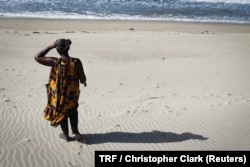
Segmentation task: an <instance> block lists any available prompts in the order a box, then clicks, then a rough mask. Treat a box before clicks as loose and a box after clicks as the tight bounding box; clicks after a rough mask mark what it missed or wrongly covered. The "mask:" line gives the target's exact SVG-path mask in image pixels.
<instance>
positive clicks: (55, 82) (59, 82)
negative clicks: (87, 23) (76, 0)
mask: <svg viewBox="0 0 250 167" xmlns="http://www.w3.org/2000/svg"><path fill="white" fill-rule="evenodd" d="M70 45H71V41H70V40H69V39H59V40H57V41H56V42H54V43H53V44H51V45H49V46H48V47H46V48H45V49H43V50H41V51H40V52H38V53H37V54H36V56H35V60H36V61H37V62H38V63H40V64H42V65H45V66H50V67H51V72H50V77H49V83H48V84H47V85H46V87H47V95H48V104H47V106H46V108H45V110H44V114H45V115H44V117H45V119H46V120H48V121H50V122H51V125H52V126H54V127H56V126H58V125H60V126H61V129H62V131H63V133H61V134H60V135H59V137H60V138H61V139H63V140H65V141H69V140H70V137H69V130H68V118H69V119H70V124H71V129H72V133H73V135H74V136H73V137H74V138H75V139H77V140H81V139H83V135H82V134H80V133H79V130H78V111H77V108H78V99H79V95H80V89H79V83H81V84H84V86H85V87H86V86H87V84H86V76H85V73H84V70H83V66H82V62H81V60H80V59H77V58H73V57H70V56H69V54H68V51H69V49H70ZM54 48H56V50H57V52H58V53H59V55H60V58H56V57H45V56H46V55H47V53H48V52H49V51H50V50H52V49H54Z"/></svg>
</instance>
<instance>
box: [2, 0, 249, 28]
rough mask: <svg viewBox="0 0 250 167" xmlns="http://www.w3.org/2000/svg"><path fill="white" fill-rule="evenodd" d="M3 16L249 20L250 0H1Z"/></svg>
mask: <svg viewBox="0 0 250 167" xmlns="http://www.w3.org/2000/svg"><path fill="white" fill-rule="evenodd" d="M0 16H1V17H32V18H61V19H121V20H162V21H185V22H219V23H240V24H250V0H0Z"/></svg>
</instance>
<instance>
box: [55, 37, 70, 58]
mask: <svg viewBox="0 0 250 167" xmlns="http://www.w3.org/2000/svg"><path fill="white" fill-rule="evenodd" d="M71 43H72V42H71V40H70V39H59V40H58V43H57V46H56V50H57V52H58V53H59V54H60V55H63V54H68V51H69V48H70V45H71Z"/></svg>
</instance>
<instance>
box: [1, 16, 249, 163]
mask: <svg viewBox="0 0 250 167" xmlns="http://www.w3.org/2000/svg"><path fill="white" fill-rule="evenodd" d="M0 36H1V40H0V50H1V52H0V58H1V62H0V64H1V66H0V70H1V73H0V78H1V82H0V105H1V107H0V114H1V117H0V157H1V160H0V166H2V167H25V166H36V167H44V166H46V167H60V166H63V167H67V166H74V167H83V166H84V167H93V166H94V153H95V151H96V150H250V121H249V118H250V112H249V111H250V76H249V71H250V25H234V24H208V23H207V24H206V23H176V22H153V21H151V22H150V21H104V20H103V21H102V20H52V19H48V20H46V19H10V18H9V19H7V18H1V19H0ZM59 38H69V39H71V40H72V45H71V49H70V52H69V53H70V55H71V56H72V57H78V58H80V59H81V61H82V62H83V66H84V70H85V73H86V76H87V84H88V86H87V87H84V86H83V85H82V86H81V95H80V99H79V130H80V132H81V133H83V134H84V136H85V139H86V143H80V142H77V141H72V142H64V141H62V140H60V139H59V137H58V135H59V133H60V132H61V129H60V127H57V128H53V127H52V126H50V123H49V122H48V121H46V120H45V119H44V118H43V110H44V108H45V106H46V103H47V100H46V89H45V84H46V83H47V81H48V78H49V71H50V68H49V67H45V66H42V65H40V64H38V63H37V62H35V60H34V56H35V54H36V53H37V52H38V51H40V50H41V49H43V48H45V47H46V46H48V45H50V44H52V43H53V42H54V41H56V40H57V39H59ZM48 56H58V54H57V52H56V51H55V50H53V51H51V52H50V53H49V54H48Z"/></svg>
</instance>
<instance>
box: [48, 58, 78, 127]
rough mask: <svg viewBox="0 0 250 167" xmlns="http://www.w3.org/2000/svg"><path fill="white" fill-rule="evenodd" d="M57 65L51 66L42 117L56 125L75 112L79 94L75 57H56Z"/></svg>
mask: <svg viewBox="0 0 250 167" xmlns="http://www.w3.org/2000/svg"><path fill="white" fill-rule="evenodd" d="M57 62H58V63H57V66H56V67H52V68H51V72H50V77H49V83H48V84H46V87H47V97H48V104H47V106H46V108H45V110H44V117H45V119H46V120H48V121H51V125H52V126H54V127H56V126H58V125H59V124H60V123H61V122H62V121H63V120H64V119H67V117H68V116H69V115H70V114H71V113H72V112H77V107H78V99H79V95H80V90H79V79H78V76H77V73H76V71H75V64H76V59H74V58H69V59H68V60H66V61H65V60H62V59H57Z"/></svg>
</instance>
